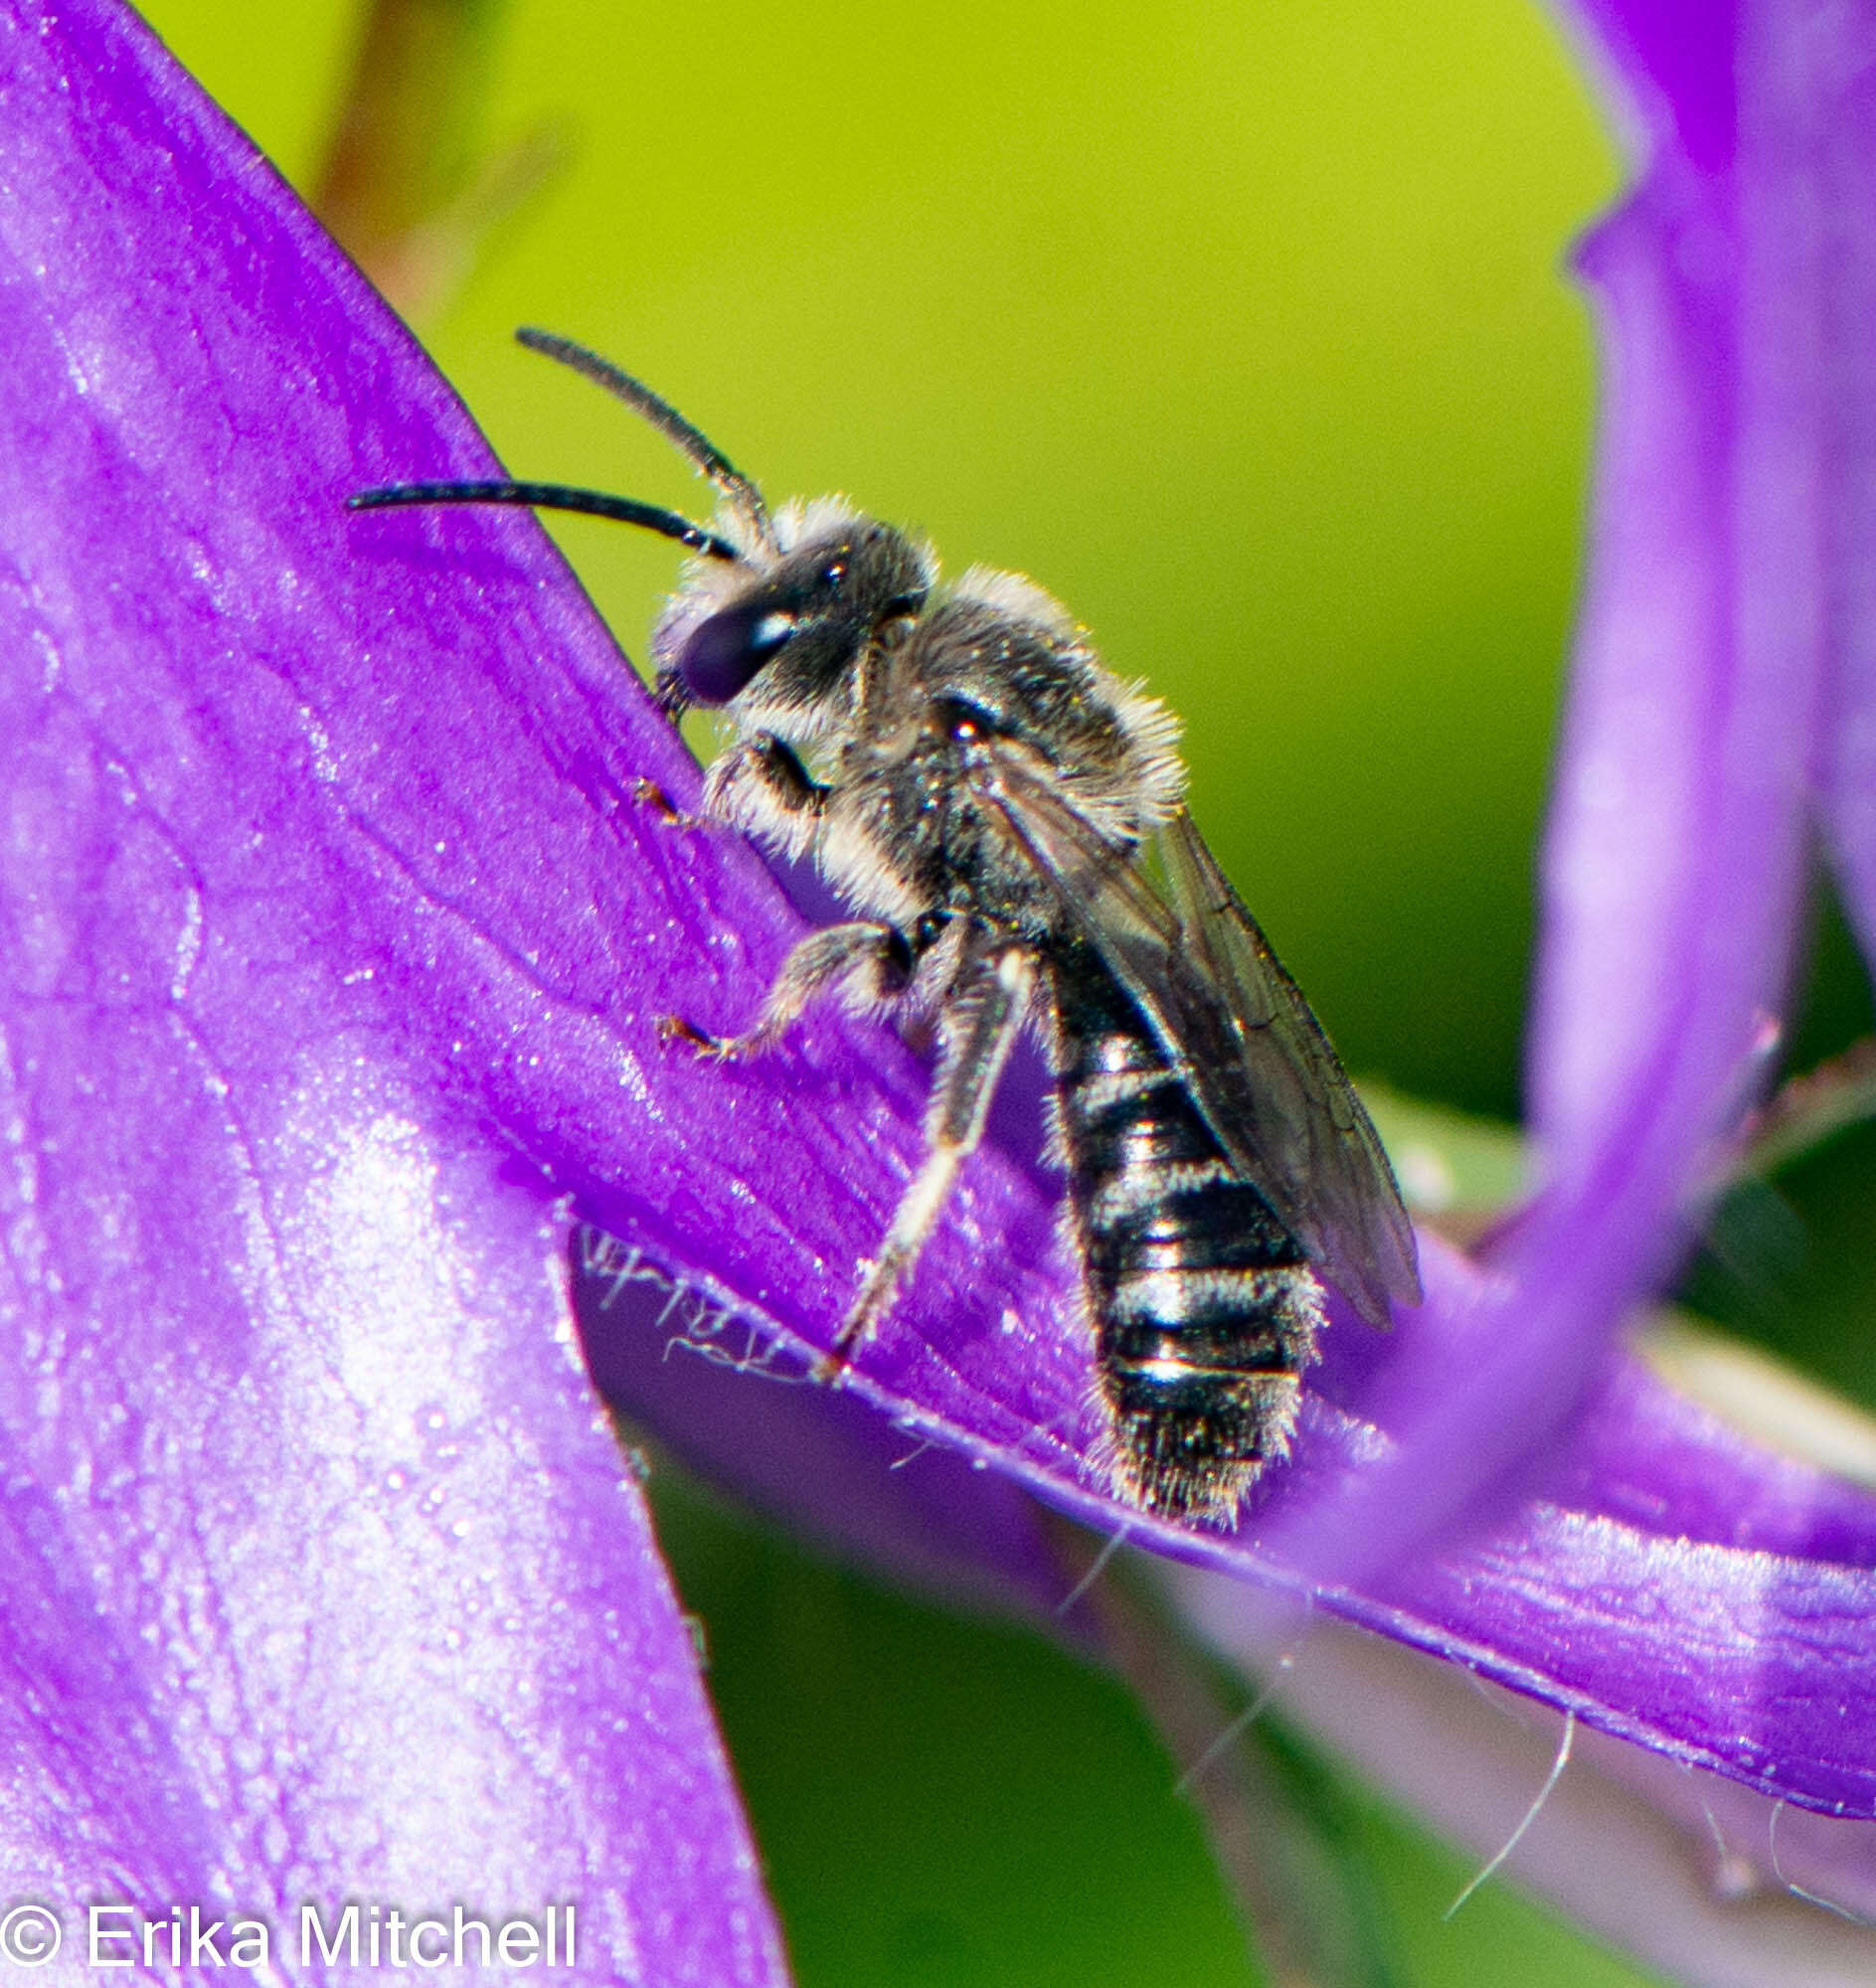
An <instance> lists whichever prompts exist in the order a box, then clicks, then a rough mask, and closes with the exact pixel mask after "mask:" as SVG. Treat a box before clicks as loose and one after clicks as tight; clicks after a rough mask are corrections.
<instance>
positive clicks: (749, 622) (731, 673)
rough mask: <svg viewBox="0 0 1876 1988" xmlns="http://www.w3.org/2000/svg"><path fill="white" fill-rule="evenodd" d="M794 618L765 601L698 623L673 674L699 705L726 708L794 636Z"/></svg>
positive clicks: (716, 615)
mask: <svg viewBox="0 0 1876 1988" xmlns="http://www.w3.org/2000/svg"><path fill="white" fill-rule="evenodd" d="M795 627H796V619H795V616H794V615H792V614H790V613H789V612H788V611H787V610H786V609H785V608H778V607H775V606H772V605H770V604H767V603H765V602H760V601H757V602H751V603H750V604H749V605H747V606H742V607H726V608H725V609H724V610H723V611H722V613H720V614H713V615H711V617H710V618H709V620H707V621H704V622H701V623H700V624H699V625H698V626H697V627H696V628H695V629H694V630H693V631H692V633H691V637H690V639H689V640H688V641H687V642H686V643H685V644H684V647H683V649H682V650H681V651H680V652H679V655H678V659H677V674H678V676H679V678H680V680H681V681H682V682H683V685H684V688H685V690H687V691H688V692H689V693H690V695H691V697H692V698H693V699H694V700H695V701H696V702H697V703H699V704H728V703H729V701H730V700H731V699H732V698H733V697H735V696H736V695H737V693H738V692H739V691H743V690H746V689H747V688H748V687H749V685H750V684H751V682H752V681H753V680H754V679H755V677H756V675H757V673H758V672H759V671H760V670H761V669H762V667H763V665H764V664H765V663H767V661H768V659H769V658H770V657H771V656H772V655H774V653H775V651H776V650H777V649H779V648H780V647H781V646H782V645H783V644H784V643H785V642H787V641H788V640H789V638H790V637H791V636H792V635H793V634H794V631H795Z"/></svg>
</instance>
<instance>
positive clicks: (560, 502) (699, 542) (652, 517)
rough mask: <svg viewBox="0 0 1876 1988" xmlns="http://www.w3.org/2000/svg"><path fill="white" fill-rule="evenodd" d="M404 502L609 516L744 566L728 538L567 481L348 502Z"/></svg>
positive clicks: (372, 507) (430, 490)
mask: <svg viewBox="0 0 1876 1988" xmlns="http://www.w3.org/2000/svg"><path fill="white" fill-rule="evenodd" d="M403 504H526V505H528V506H530V507H531V508H532V509H534V510H537V511H581V512H584V513H585V514H586V515H587V516H588V517H590V518H611V519H614V520H616V521H617V522H618V523H619V524H622V525H642V526H643V527H644V528H645V530H646V531H648V532H661V533H662V534H663V535H664V537H666V538H667V539H675V540H676V541H677V542H678V544H679V545H681V546H689V547H690V549H691V551H692V552H694V553H702V554H703V555H704V557H705V558H706V559H714V560H727V561H729V562H730V563H731V564H733V565H737V566H741V565H742V564H743V554H742V553H741V551H740V550H739V549H738V548H737V547H735V546H733V545H732V544H731V543H730V541H729V540H728V539H724V538H719V537H718V536H717V534H716V533H715V532H712V531H708V530H706V529H705V527H704V526H702V525H698V524H693V523H692V522H691V520H690V519H689V518H686V517H682V516H680V515H679V514H678V513H677V512H676V511H667V510H665V509H664V508H663V507H662V506H660V505H657V504H641V503H639V502H638V500H637V499H636V498H635V497H613V496H610V495H609V494H608V493H607V492H605V491H603V490H580V489H576V488H575V487H574V486H573V485H572V484H568V483H388V484H385V485H383V486H381V487H380V488H379V489H376V490H359V491H355V492H354V493H353V494H352V495H351V496H350V497H348V498H347V499H346V500H345V508H346V509H347V510H348V511H388V510H390V509H392V508H393V507H394V506H397V505H403Z"/></svg>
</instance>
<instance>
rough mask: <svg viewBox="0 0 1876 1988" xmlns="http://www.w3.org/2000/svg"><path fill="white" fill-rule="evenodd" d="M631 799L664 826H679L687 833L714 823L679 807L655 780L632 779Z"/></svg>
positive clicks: (707, 818)
mask: <svg viewBox="0 0 1876 1988" xmlns="http://www.w3.org/2000/svg"><path fill="white" fill-rule="evenodd" d="M632 799H633V800H635V801H636V802H637V803H638V804H639V806H640V807H648V808H649V809H650V810H651V811H652V813H653V814H655V815H656V816H657V817H658V819H659V820H660V821H661V822H663V823H664V825H665V827H666V828H681V829H683V830H684V831H685V832H686V833H687V834H688V833H689V832H690V831H691V830H692V829H698V828H710V827H712V826H713V825H714V824H713V823H712V822H711V820H710V818H709V817H708V816H707V815H701V814H691V813H689V812H688V811H687V810H686V809H684V808H681V807H679V806H678V804H677V803H676V801H674V800H673V799H672V798H671V796H670V795H669V794H667V793H666V792H665V791H664V789H663V788H662V787H661V786H659V784H658V783H657V781H656V780H650V779H645V778H643V777H640V778H638V779H636V780H634V781H633V782H632Z"/></svg>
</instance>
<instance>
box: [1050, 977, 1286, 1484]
mask: <svg viewBox="0 0 1876 1988" xmlns="http://www.w3.org/2000/svg"><path fill="white" fill-rule="evenodd" d="M1051 968H1052V972H1053V976H1054V985H1055V1008H1056V1041H1057V1053H1056V1072H1057V1079H1056V1080H1057V1091H1058V1098H1059V1105H1060V1117H1061V1130H1062V1139H1063V1144H1064V1146H1065V1148H1066V1156H1067V1160H1068V1167H1069V1192H1070V1198H1071V1201H1072V1204H1073V1207H1074V1212H1075V1222H1076V1227H1077V1230H1078V1232H1079V1238H1080V1243H1081V1250H1082V1261H1083V1266H1084V1269H1083V1274H1084V1276H1085V1279H1086V1282H1087V1288H1088V1301H1089V1309H1090V1311H1091V1312H1092V1314H1093V1317H1094V1324H1095V1336H1096V1349H1097V1356H1098V1371H1099V1377H1100V1378H1099V1386H1100V1390H1101V1395H1102V1399H1103V1402H1104V1403H1105V1405H1106V1407H1107V1409H1108V1411H1109V1414H1110V1416H1111V1418H1112V1422H1113V1437H1114V1453H1113V1459H1112V1461H1113V1470H1114V1475H1115V1477H1116V1478H1117V1479H1118V1481H1119V1484H1120V1488H1121V1489H1122V1491H1123V1492H1124V1493H1125V1494H1126V1495H1127V1496H1129V1497H1131V1498H1133V1499H1134V1500H1136V1501H1137V1502H1138V1503H1139V1504H1141V1505H1144V1506H1145V1507H1146V1508H1147V1509H1148V1510H1149V1511H1154V1512H1160V1513H1164V1514H1165V1515H1167V1516H1168V1517H1173V1518H1180V1517H1203V1518H1214V1519H1229V1518H1230V1517H1231V1516H1232V1514H1233V1513H1234V1512H1235V1511H1236V1509H1237V1506H1238V1502H1239V1500H1240V1499H1241V1498H1242V1497H1243V1495H1244V1493H1245V1491H1246V1490H1247V1489H1248V1488H1249V1486H1250V1484H1251V1481H1252V1479H1253V1478H1255V1477H1256V1476H1257V1474H1258V1472H1259V1471H1260V1470H1261V1469H1262V1468H1263V1466H1264V1465H1265V1464H1266V1463H1267V1462H1269V1461H1270V1460H1271V1459H1272V1458H1274V1457H1280V1456H1283V1455H1284V1454H1286V1453H1287V1451H1288V1448H1289V1436H1290V1430H1291V1428H1292V1427H1293V1426H1294V1423H1295V1419H1296V1408H1297V1402H1298V1399H1299V1394H1300V1388H1299V1384H1298V1376H1299V1375H1300V1374H1301V1372H1302V1370H1303V1369H1304V1368H1305V1367H1307V1366H1308V1365H1309V1363H1310V1362H1311V1361H1312V1360H1313V1359H1314V1358H1315V1357H1316V1332H1317V1330H1318V1328H1319V1327H1320V1325H1321V1323H1322V1308H1321V1291H1320V1288H1319V1286H1318V1285H1317V1283H1316V1280H1315V1278H1314V1277H1313V1276H1312V1275H1311V1274H1310V1271H1309V1267H1308V1261H1307V1258H1306V1257H1305V1255H1304V1253H1303V1250H1302V1247H1301V1245H1300V1244H1299V1243H1297V1241H1296V1239H1295V1238H1294V1237H1293V1236H1291V1235H1290V1233H1289V1231H1288V1230H1287V1229H1285V1228H1284V1227H1283V1225H1282V1224H1281V1223H1280V1222H1279V1220H1278V1218H1277V1216H1276V1215H1275V1214H1274V1213H1273V1211H1272V1209H1271V1206H1270V1204H1269V1202H1267V1201H1266V1200H1265V1198H1264V1197H1263V1195H1261V1194H1260V1193H1259V1192H1258V1190H1257V1189H1256V1188H1255V1187H1253V1186H1252V1185H1251V1183H1250V1182H1249V1181H1248V1180H1246V1179H1245V1178H1244V1176H1243V1175H1242V1174H1240V1173H1238V1172H1237V1171H1236V1170H1235V1169H1234V1168H1233V1167H1232V1165H1231V1163H1230V1162H1229V1161H1228V1160H1227V1159H1226V1157H1225V1153H1224V1149H1223V1148H1222V1147H1221V1146H1220V1145H1219V1143H1218V1141H1217V1140H1216V1139H1215V1138H1214V1137H1213V1135H1212V1133H1211V1131H1210V1129H1209V1128H1208V1127H1207V1125H1206V1123H1205V1120H1204V1119H1203V1118H1202V1117H1201V1116H1200V1114H1199V1112H1198V1110H1197V1108H1196V1107H1195V1106H1194V1104H1193V1102H1192V1099H1191V1097H1190V1096H1189V1095H1188V1093H1187V1091H1186V1089H1185V1086H1184V1085H1183V1084H1182V1083H1181V1082H1180V1081H1179V1080H1178V1078H1177V1077H1174V1076H1173V1074H1172V1073H1171V1072H1170V1071H1169V1070H1168V1069H1167V1067H1166V1063H1165V1059H1164V1058H1163V1056H1162V1055H1161V1053H1160V1050H1159V1047H1158V1045H1157V1043H1156V1042H1155V1041H1154V1039H1153V1037H1152V1035H1151V1033H1150V1032H1149V1031H1148V1029H1147V1026H1146V1023H1145V1021H1144V1019H1143V1018H1142V1017H1141V1015H1140V1012H1139V1010H1138V1008H1137V1007H1135V1005H1134V1003H1133V1001H1132V999H1131V998H1130V997H1129V996H1128V995H1127V993H1126V992H1125V991H1124V989H1122V988H1121V986H1120V985H1119V983H1118V982H1117V981H1116V980H1115V979H1114V978H1113V976H1112V974H1111V973H1109V970H1108V968H1107V967H1106V966H1105V965H1104V964H1103V963H1102V961H1101V960H1100V958H1099V957H1098V956H1097V955H1096V954H1095V953H1093V952H1092V951H1090V950H1089V949H1088V948H1087V947H1085V946H1082V945H1080V944H1075V945H1071V946H1067V947H1065V948H1064V949H1063V950H1062V952H1061V953H1059V954H1058V955H1056V957H1055V958H1054V959H1053V960H1052V961H1051Z"/></svg>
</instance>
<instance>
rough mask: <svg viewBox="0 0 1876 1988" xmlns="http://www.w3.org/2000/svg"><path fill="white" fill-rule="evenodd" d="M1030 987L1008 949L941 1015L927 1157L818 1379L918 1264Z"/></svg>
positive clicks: (1029, 975)
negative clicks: (938, 1051)
mask: <svg viewBox="0 0 1876 1988" xmlns="http://www.w3.org/2000/svg"><path fill="white" fill-rule="evenodd" d="M1035 983H1036V968H1035V962H1034V960H1033V959H1032V957H1031V956H1030V954H1029V953H1028V952H1027V951H1026V950H1024V949H1023V948H1022V947H1019V946H1010V947H1008V948H1006V949H1005V950H1004V951H1002V952H1000V953H997V954H995V955H993V956H992V957H991V958H990V959H989V960H987V961H986V962H985V963H984V964H983V965H982V966H980V967H979V968H978V969H977V970H976V972H975V973H974V974H973V975H972V976H971V977H970V979H969V980H968V981H967V982H966V983H965V985H964V986H963V988H962V989H961V990H960V991H959V993H958V995H957V997H956V999H955V1000H954V1001H953V1002H952V1003H951V1005H950V1007H949V1009H948V1010H947V1012H946V1015H945V1022H944V1034H943V1052H942V1056H941V1059H940V1061H939V1064H938V1078H937V1081H936V1082H935V1083H934V1085H933V1088H932V1102H931V1105H930V1107H929V1109H928V1111H927V1114H926V1152H925V1159H924V1160H923V1161H922V1162H921V1164H920V1167H919V1171H918V1172H917V1173H916V1174H914V1175H913V1177H912V1179H911V1180H910V1181H909V1182H908V1183H907V1184H906V1191H905V1193H904V1194H902V1195H901V1196H900V1198H899V1206H898V1208H897V1209H896V1210H895V1211H894V1213H893V1221H892V1226H891V1228H889V1229H888V1230H887V1232H886V1239H885V1241H884V1242H883V1243H881V1244H880V1252H879V1256H878V1258H877V1259H876V1261H875V1262H874V1265H873V1267H872V1269H871V1270H870V1271H869V1272H868V1273H867V1277H866V1281H865V1282H864V1283H863V1284H862V1285H861V1286H860V1292H859V1295H858V1296H857V1297H856V1298H855V1299H854V1301H853V1304H852V1307H851V1308H850V1309H849V1311H848V1313H847V1316H846V1317H845V1318H844V1319H843V1320H842V1321H841V1325H840V1330H839V1331H838V1332H837V1333H836V1334H835V1335H834V1343H833V1345H832V1346H830V1347H829V1348H828V1350H827V1351H826V1352H825V1353H824V1354H822V1356H821V1357H820V1359H819V1360H817V1361H816V1362H815V1363H814V1378H815V1379H816V1380H817V1381H833V1380H837V1379H838V1378H839V1376H840V1375H841V1373H842V1372H843V1371H844V1370H845V1368H846V1365H847V1363H848V1361H849V1360H850V1359H851V1358H852V1357H853V1354H854V1351H855V1349H856V1348H857V1347H858V1346H859V1343H860V1341H861V1340H862V1339H864V1338H865V1337H866V1335H867V1333H868V1332H869V1331H870V1330H871V1329H872V1327H873V1326H874V1325H875V1324H876V1323H877V1322H878V1321H879V1319H880V1318H881V1317H882V1316H884V1314H885V1311H886V1308H887V1306H888V1305H889V1304H890V1303H891V1302H892V1299H893V1293H894V1292H895V1291H896V1290H897V1289H898V1288H899V1285H900V1282H901V1280H902V1279H903V1278H904V1277H905V1276H906V1275H907V1274H908V1273H909V1272H910V1271H911V1269H912V1267H913V1265H914V1264H915V1263H917V1262H918V1260H919V1255H920V1252H921V1251H922V1250H923V1249H924V1247H925V1244H926V1239H927V1238H928V1237H929V1236H930V1235H931V1233H932V1230H933V1227H934V1226H935V1225H936V1223H937V1222H938V1217H939V1216H940V1215H942V1214H943V1212H944V1205H945V1203H946V1202H948V1201H949V1200H950V1198H951V1190H952V1189H953V1188H954V1187H955V1186H956V1184H957V1175H958V1171H959V1169H960V1168H961V1167H962V1166H963V1164H964V1162H965V1161H966V1160H967V1159H968V1158H969V1157H970V1155H971V1154H972V1153H973V1152H974V1151H975V1150H976V1147H977V1142H978V1140H979V1139H981V1138H982V1136H983V1125H984V1120H985V1118H986V1117H987V1116H988V1115H989V1110H990V1100H991V1098H992V1097H993V1096H994V1095H995V1094H996V1085H997V1079H998V1077H1001V1076H1002V1075H1003V1067H1004V1065H1005V1064H1006V1063H1008V1062H1009V1056H1010V1051H1011V1050H1012V1049H1013V1048H1014V1047H1015V1044H1016V1038H1017V1036H1018V1035H1019V1034H1020V1033H1021V1032H1022V1027H1023V1022H1024V1019H1025V1017H1026V1016H1027V1015H1028V1013H1029V1004H1030V998H1031V995H1032V994H1033V992H1034V990H1035Z"/></svg>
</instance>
